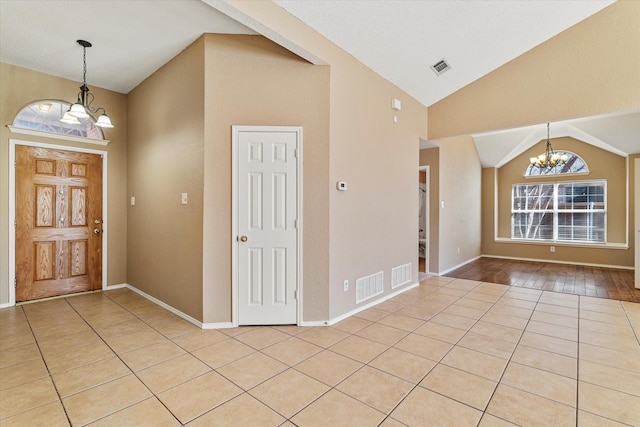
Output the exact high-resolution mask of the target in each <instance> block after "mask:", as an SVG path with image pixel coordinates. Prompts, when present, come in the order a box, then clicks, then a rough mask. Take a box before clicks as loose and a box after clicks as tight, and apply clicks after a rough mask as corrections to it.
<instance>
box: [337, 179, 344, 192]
mask: <svg viewBox="0 0 640 427" xmlns="http://www.w3.org/2000/svg"><path fill="white" fill-rule="evenodd" d="M336 188H337V189H338V191H347V182H346V181H338V183H337V184H336Z"/></svg>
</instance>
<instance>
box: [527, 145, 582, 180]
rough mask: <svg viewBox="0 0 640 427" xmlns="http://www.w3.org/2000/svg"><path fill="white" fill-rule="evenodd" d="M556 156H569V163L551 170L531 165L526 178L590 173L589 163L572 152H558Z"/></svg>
mask: <svg viewBox="0 0 640 427" xmlns="http://www.w3.org/2000/svg"><path fill="white" fill-rule="evenodd" d="M556 154H558V155H560V156H563V155H566V156H567V161H566V162H565V163H563V164H561V165H556V166H553V167H549V168H539V167H537V166H535V165H529V167H528V168H527V171H526V172H525V174H524V176H547V175H560V174H579V173H588V172H589V168H588V167H587V163H586V162H585V161H584V160H582V157H580V156H578V155H577V154H576V153H572V152H571V151H556Z"/></svg>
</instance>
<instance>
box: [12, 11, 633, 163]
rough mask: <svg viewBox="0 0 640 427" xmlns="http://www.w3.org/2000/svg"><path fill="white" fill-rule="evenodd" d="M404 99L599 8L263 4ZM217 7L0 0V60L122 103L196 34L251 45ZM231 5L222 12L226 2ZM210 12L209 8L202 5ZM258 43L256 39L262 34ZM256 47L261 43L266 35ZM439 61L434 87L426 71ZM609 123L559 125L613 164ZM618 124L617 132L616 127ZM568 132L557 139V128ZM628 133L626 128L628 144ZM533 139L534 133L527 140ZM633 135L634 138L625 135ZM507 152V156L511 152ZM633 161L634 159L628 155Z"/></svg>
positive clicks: (614, 144)
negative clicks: (233, 37) (587, 138)
mask: <svg viewBox="0 0 640 427" xmlns="http://www.w3.org/2000/svg"><path fill="white" fill-rule="evenodd" d="M274 1H275V2H276V3H277V4H278V5H279V6H280V7H282V8H284V9H286V10H287V11H288V12H289V13H291V14H293V15H295V16H296V17H297V18H298V19H300V20H302V21H303V22H305V23H306V24H307V25H309V26H311V27H312V28H314V29H315V30H317V31H318V32H320V33H321V34H323V35H324V36H325V37H327V38H328V39H329V40H331V41H333V42H334V43H335V44H337V45H338V46H340V47H342V48H343V49H345V50H346V51H347V52H349V53H350V54H351V55H353V56H354V57H355V58H357V59H358V60H360V61H361V62H363V63H364V64H365V65H367V66H368V67H369V68H371V69H372V70H374V71H375V72H377V73H378V74H380V75H381V76H383V77H384V78H386V79H387V80H389V81H391V82H392V83H394V84H395V85H397V86H398V87H400V88H401V89H403V90H404V91H405V92H407V93H408V94H409V95H411V96H413V97H414V98H415V99H417V100H418V101H420V102H421V103H422V104H424V105H425V106H429V105H431V104H433V103H435V102H437V101H438V100H440V99H442V98H444V97H446V96H448V95H450V94H451V93H453V92H455V91H456V90H458V89H460V88H462V87H464V86H466V85H467V84H469V83H471V82H473V81H474V80H476V79H478V78H480V77H482V76H483V75H485V74H487V73H489V72H491V71H493V70H495V69H496V68H498V67H500V66H501V65H503V64H505V63H506V62H508V61H510V60H512V59H514V58H516V57H517V56H519V55H521V54H523V53H524V52H526V51H528V50H530V49H532V48H533V47H535V46H537V45H538V44H540V43H542V42H544V41H545V40H548V39H549V38H551V37H553V36H554V35H556V34H558V33H560V32H562V31H564V30H565V29H567V28H569V27H571V26H573V25H575V24H576V23H578V22H580V21H582V20H583V19H585V18H587V17H589V16H590V15H592V14H594V13H596V12H598V11H599V10H601V9H602V8H604V7H606V6H607V5H609V4H610V3H612V2H611V1H596V0H588V1H581V0H573V1H535V0H530V1H510V0H493V1H431V0H424V1H419V0H415V1H408V0H370V1H363V0H274ZM217 3H220V1H217V0H207V1H206V2H205V1H200V0H136V1H115V0H92V1H77V0H44V1H41V0H0V61H2V62H6V63H10V64H14V65H18V66H21V67H26V68H30V69H33V70H37V71H41V72H45V73H49V74H53V75H57V76H61V77H65V78H68V79H72V80H78V81H81V80H82V50H81V48H80V47H79V46H78V45H77V44H76V40H77V39H84V40H88V41H90V42H91V43H93V47H92V48H90V49H89V50H88V51H87V66H88V69H87V83H88V84H89V85H90V86H99V87H103V88H106V89H110V90H114V91H116V92H121V93H128V92H129V91H130V90H132V89H133V88H134V87H135V86H136V85H138V84H139V83H140V82H142V81H143V80H144V79H145V78H146V77H148V76H149V75H151V74H152V73H153V72H154V71H155V70H157V69H158V68H160V67H161V66H162V65H164V64H165V63H166V62H168V61H169V60H170V59H171V58H173V57H174V56H175V55H177V54H178V53H179V52H180V51H181V50H182V49H184V48H185V47H187V46H188V45H189V44H191V43H192V42H193V41H195V40H196V39H197V38H198V37H200V35H202V34H203V33H231V34H257V33H259V32H260V31H259V29H254V28H250V27H248V26H245V25H242V24H240V23H238V22H237V21H235V20H233V19H231V18H229V17H228V16H226V15H225V14H223V13H221V12H220V11H219V9H221V8H220V7H211V5H214V6H215V5H216V4H217ZM229 3H230V5H231V6H232V5H233V2H229ZM210 4H211V5H210ZM265 35H266V34H265ZM266 36H268V35H266ZM441 59H446V61H447V62H448V63H449V64H450V66H451V68H450V70H449V71H446V72H445V73H443V74H441V75H440V76H437V75H436V74H435V73H434V72H433V71H432V70H431V69H430V66H431V65H433V64H435V63H436V62H438V61H440V60H441ZM630 113H631V114H634V116H632V117H631V118H629V117H627V118H624V119H623V118H620V117H617V118H615V117H614V116H608V117H602V118H598V120H595V121H590V120H582V121H576V122H575V123H572V124H571V125H572V126H573V127H574V128H576V129H578V131H579V132H586V133H588V134H589V135H591V136H592V137H593V138H592V139H591V140H592V141H596V140H600V141H603V142H606V144H608V145H610V146H611V148H613V149H614V151H615V150H618V151H619V152H621V153H626V154H628V153H630V152H634V149H635V147H634V146H632V145H630V144H631V142H630V141H631V140H630V139H628V138H623V137H620V136H618V139H620V140H621V141H616V140H615V138H614V140H611V138H610V137H609V136H608V135H605V133H606V127H608V126H610V125H612V124H615V123H611V120H617V121H618V122H620V121H624V122H625V124H632V123H633V122H634V120H635V123H640V112H638V111H635V112H630ZM618 124H619V123H618ZM567 129H568V128H567ZM533 131H534V130H533V129H529V130H528V131H527V130H525V129H520V130H513V131H500V132H498V133H493V134H483V135H476V136H474V137H475V138H476V145H477V147H478V152H479V154H480V158H481V161H482V163H483V165H485V166H489V165H496V164H498V163H500V162H501V161H503V160H504V159H505V158H508V157H509V156H510V155H513V153H514V152H516V151H517V150H518V149H521V148H522V142H523V141H525V140H527V138H531V136H530V134H531V132H533ZM636 131H638V129H637V126H636V127H635V128H634V127H633V126H632V127H631V128H630V130H629V131H628V132H627V133H629V134H631V133H634V132H636ZM536 132H537V130H536ZM636 135H637V133H636ZM514 150H515V151H514ZM635 151H637V149H635Z"/></svg>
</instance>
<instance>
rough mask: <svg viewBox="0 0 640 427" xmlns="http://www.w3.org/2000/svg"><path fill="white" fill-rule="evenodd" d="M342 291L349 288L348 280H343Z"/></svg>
mask: <svg viewBox="0 0 640 427" xmlns="http://www.w3.org/2000/svg"><path fill="white" fill-rule="evenodd" d="M343 288H344V291H345V292H347V291H348V290H349V281H348V280H345V281H344V285H343Z"/></svg>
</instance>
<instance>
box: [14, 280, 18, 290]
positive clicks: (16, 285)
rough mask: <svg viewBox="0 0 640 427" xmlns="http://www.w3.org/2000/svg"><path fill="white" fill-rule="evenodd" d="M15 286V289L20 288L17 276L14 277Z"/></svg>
mask: <svg viewBox="0 0 640 427" xmlns="http://www.w3.org/2000/svg"><path fill="white" fill-rule="evenodd" d="M13 287H14V289H18V279H17V278H15V277H14V278H13Z"/></svg>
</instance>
